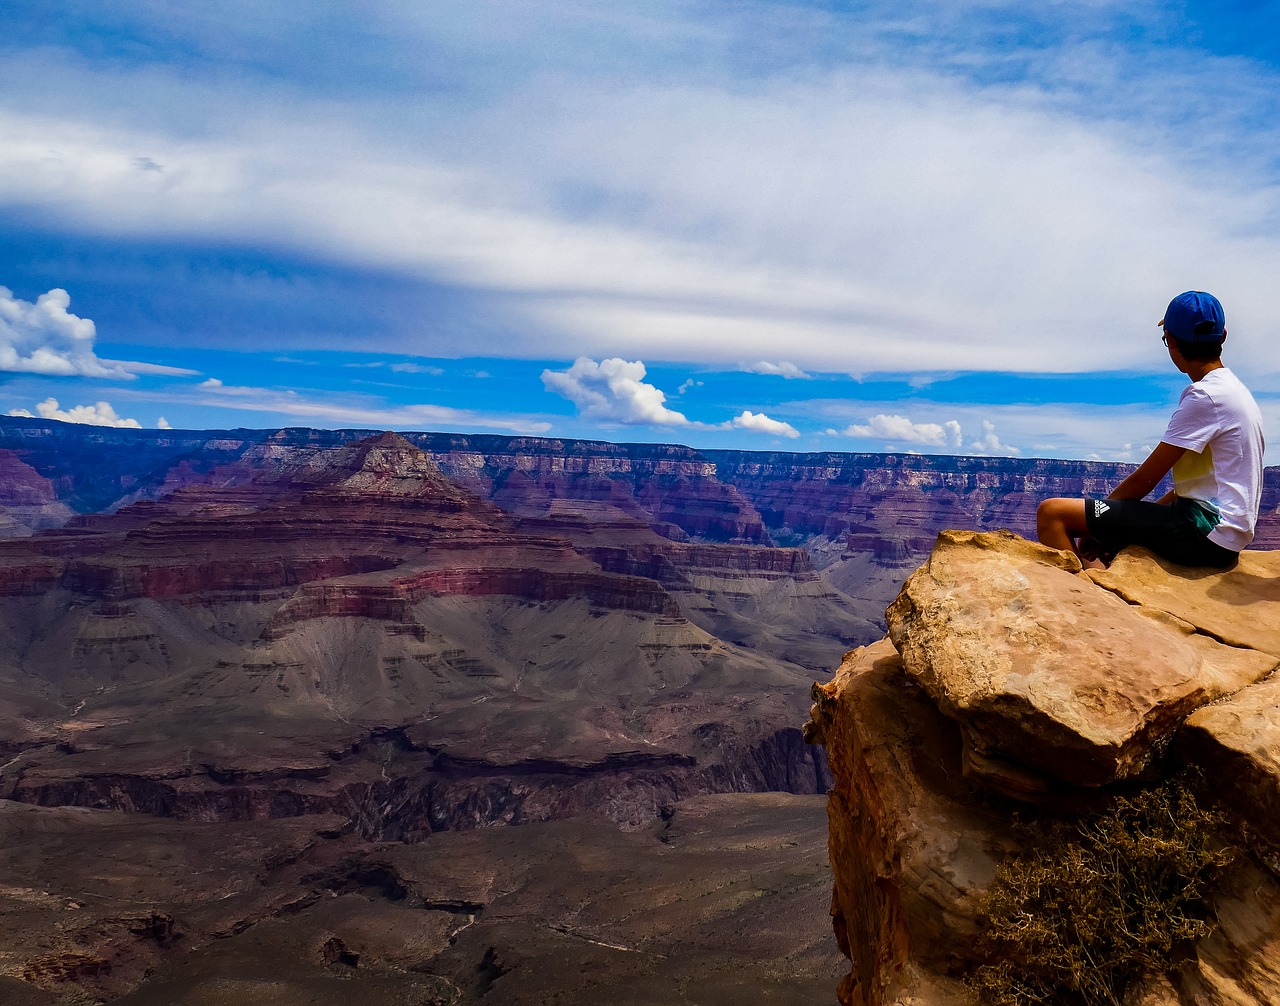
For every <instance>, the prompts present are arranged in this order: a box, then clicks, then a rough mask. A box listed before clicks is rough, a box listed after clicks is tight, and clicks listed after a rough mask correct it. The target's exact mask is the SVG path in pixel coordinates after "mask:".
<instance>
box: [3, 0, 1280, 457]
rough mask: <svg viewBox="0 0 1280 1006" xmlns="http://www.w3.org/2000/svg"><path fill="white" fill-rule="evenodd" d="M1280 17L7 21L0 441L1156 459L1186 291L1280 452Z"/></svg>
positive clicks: (995, 11) (1206, 9)
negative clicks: (1221, 342) (429, 433)
mask: <svg viewBox="0 0 1280 1006" xmlns="http://www.w3.org/2000/svg"><path fill="white" fill-rule="evenodd" d="M1277 7H1278V5H1277V4H1275V3H1214V4H1208V3H1157V2H1147V0H1126V2H1125V3H1118V2H1116V3H1113V2H1108V0H1048V2H1045V3H1041V4H1025V3H1005V2H1001V0H945V2H942V0H939V2H917V3H910V2H906V3H903V2H894V3H890V2H879V0H867V2H843V3H818V2H799V0H796V2H764V0H739V2H735V3H731V4H730V3H708V2H703V3H691V2H690V3H685V2H673V0H648V2H645V3H639V2H636V3H632V2H630V0H615V2H612V3H609V4H601V3H598V2H595V0H545V2H538V0H503V2H485V0H474V2H468V3H451V2H447V0H441V2H438V3H433V4H420V3H416V2H408V0H399V2H390V0H381V2H373V0H343V2H341V3H338V2H334V3H326V2H324V0H314V2H309V3H305V4H299V3H294V2H292V0H273V2H268V0H223V2H221V3H219V4H217V5H192V4H185V5H181V4H174V3H170V2H164V0H117V2H103V0H96V2H88V0H85V2H79V0H66V2H63V3H60V4H57V5H53V8H54V13H51V12H50V8H51V5H49V4H46V3H39V2H28V0H17V2H13V0H10V2H9V3H7V4H5V5H4V6H3V8H2V9H0V287H3V290H0V412H18V413H22V412H25V413H30V414H33V415H47V416H50V417H54V418H72V419H76V420H79V421H89V422H135V423H138V424H141V425H143V426H149V427H154V426H157V425H163V424H168V425H171V426H174V427H187V428H192V427H195V428H223V427H235V426H254V427H275V426H283V425H310V426H329V427H342V426H361V427H370V428H379V429H380V428H396V429H430V430H456V431H463V432H492V433H528V434H538V435H548V436H562V437H599V438H606V439H610V440H622V441H660V442H678V443H687V444H692V445H694V446H702V447H739V448H747V449H763V450H768V449H786V450H850V451H865V450H920V451H928V452H948V453H986V454H1017V455H1021V456H1051V457H1100V458H1106V459H1116V460H1139V459H1140V458H1141V457H1142V456H1143V455H1144V454H1145V451H1146V450H1147V449H1149V448H1150V446H1151V445H1153V444H1154V443H1155V442H1156V441H1157V440H1158V439H1159V435H1160V433H1161V431H1162V429H1163V422H1164V419H1165V417H1166V416H1167V414H1168V412H1169V411H1170V409H1171V407H1172V404H1173V403H1174V401H1175V400H1176V397H1177V394H1178V391H1179V390H1180V388H1181V386H1182V383H1183V382H1184V381H1185V378H1183V377H1182V376H1181V375H1179V374H1177V373H1176V372H1175V371H1173V369H1172V367H1171V365H1170V364H1169V361H1168V358H1167V356H1166V355H1165V354H1164V351H1163V349H1162V347H1161V346H1160V343H1159V339H1158V335H1159V332H1158V329H1157V328H1156V326H1155V323H1156V321H1157V320H1158V319H1159V318H1160V316H1161V314H1162V311H1163V307H1164V304H1165V303H1167V301H1168V300H1169V298H1170V297H1172V296H1173V295H1174V294H1176V293H1178V292H1180V291H1182V290H1184V289H1189V288H1197V289H1208V290H1212V291H1213V292H1215V293H1217V294H1218V296H1219V297H1220V298H1221V299H1222V300H1223V302H1224V304H1225V305H1226V311H1227V324H1228V329H1229V331H1230V333H1231V334H1230V339H1229V342H1228V349H1227V354H1226V360H1227V362H1228V363H1229V364H1230V365H1232V366H1233V367H1234V369H1236V370H1237V371H1238V372H1239V373H1241V374H1242V376H1244V377H1245V378H1246V381H1247V382H1248V383H1250V384H1251V386H1252V387H1253V388H1254V390H1255V394H1256V396H1257V397H1258V399H1259V403H1260V404H1261V405H1262V408H1263V411H1264V414H1265V415H1266V416H1267V418H1268V420H1269V422H1270V427H1271V428H1272V429H1280V354H1277V353H1276V352H1275V351H1274V350H1273V349H1272V346H1271V340H1272V339H1273V338H1274V336H1275V333H1276V327H1277V326H1276V323H1275V322H1274V321H1273V318H1272V315H1273V313H1274V312H1273V308H1272V304H1271V302H1272V300H1273V298H1274V297H1275V291H1276V277H1277V276H1280V184H1278V183H1280V140H1278V137H1277V129H1278V128H1280V126H1278V124H1280V114H1278V113H1280V107H1278V106H1280V43H1278V42H1277V37H1276V33H1275V31H1274V26H1275V25H1276V24H1277V23H1278V22H1280V10H1278V9H1277ZM162 420H163V422H162ZM1277 436H1280V434H1278V435H1277ZM1269 460H1270V461H1272V463H1275V462H1276V461H1277V460H1280V459H1277V458H1276V457H1275V456H1272V457H1270V458H1269Z"/></svg>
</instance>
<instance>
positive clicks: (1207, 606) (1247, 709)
mask: <svg viewBox="0 0 1280 1006" xmlns="http://www.w3.org/2000/svg"><path fill="white" fill-rule="evenodd" d="M1278 577H1280V553H1276V552H1250V553H1246V554H1245V555H1243V556H1242V558H1241V561H1240V564H1239V565H1238V566H1237V567H1236V568H1235V569H1234V570H1231V571H1229V572H1222V573H1217V572H1206V571H1203V570H1187V569H1183V568H1180V567H1175V566H1171V565H1167V564H1164V563H1162V562H1161V561H1160V560H1157V559H1156V558H1154V557H1153V556H1151V555H1150V554H1149V553H1146V552H1144V551H1143V550H1140V549H1130V550H1126V551H1125V552H1123V553H1121V555H1120V556H1119V557H1118V558H1117V560H1116V561H1115V562H1114V563H1113V564H1112V566H1111V567H1110V568H1109V569H1108V570H1105V571H1089V572H1083V571H1082V570H1081V569H1080V566H1079V564H1078V563H1077V562H1076V561H1075V560H1074V558H1073V557H1071V556H1068V555H1064V554H1063V553H1059V552H1056V551H1053V550H1050V549H1046V548H1043V547H1041V546H1039V545H1035V544H1032V543H1029V542H1027V541H1025V540H1023V539H1021V538H1018V537H1017V536H1015V535H1012V534H1008V533H973V532H945V533H944V534H943V535H942V536H941V537H940V539H939V542H938V545H937V547H936V548H935V549H934V551H933V553H932V555H931V556H930V558H929V560H928V562H927V563H926V564H925V565H924V566H922V567H921V568H920V569H919V570H917V571H916V572H915V573H914V574H913V575H912V576H911V577H910V578H909V579H908V581H907V583H906V585H905V586H904V588H903V590H902V592H901V594H900V596H899V597H898V599H897V600H896V601H895V602H894V604H893V606H892V607H891V608H890V610H889V615H888V618H889V626H890V632H889V637H888V638H887V639H885V640H883V641H882V642H879V643H876V644H874V645H872V646H869V647H865V648H861V649H858V650H855V651H853V652H851V653H849V654H848V655H847V656H846V658H845V660H844V662H843V663H842V664H841V666H840V668H839V670H838V671H837V672H836V676H835V677H834V679H833V680H832V681H830V682H829V683H828V684H826V685H823V686H815V689H814V695H815V699H816V702H815V705H814V707H813V709H812V720H811V724H810V727H809V736H810V738H811V739H815V740H822V741H823V742H825V744H826V745H827V751H828V755H829V758H830V763H831V768H832V772H833V774H834V776H835V780H836V783H835V787H834V788H833V790H832V792H831V794H830V802H829V823H830V842H831V855H832V865H833V868H834V871H835V885H834V894H833V901H832V915H833V922H834V925H835V930H836V936H837V941H838V943H839V945H840V947H841V949H842V950H843V951H844V952H845V953H846V954H847V955H848V956H849V957H850V958H851V961H852V969H851V971H850V973H849V975H848V976H847V977H846V978H845V979H844V981H843V982H842V983H841V985H840V988H839V998H840V1001H841V1002H842V1003H845V1004H847V1006H853V1004H857V1006H872V1004H875V1006H880V1004H888V1003H901V1004H907V1003H911V1004H914V1006H935V1004H936V1006H943V1004H948V1006H950V1004H969V1003H976V1001H977V1000H976V998H975V996H974V993H973V992H971V991H970V989H969V988H968V987H967V986H966V985H965V984H964V982H963V979H964V978H965V977H967V976H968V975H969V974H971V973H972V971H973V969H974V967H975V966H976V963H977V961H978V960H979V952H978V940H979V935H980V933H981V931H982V924H983V920H982V917H981V908H980V906H981V903H982V899H983V896H984V894H985V893H986V892H987V890H988V889H989V888H990V886H991V884H992V882H993V878H994V876H995V873H996V868H997V865H998V864H999V863H1001V862H1003V861H1004V860H1006V859H1007V858H1008V857H1010V856H1013V855H1016V854H1018V853H1020V852H1023V851H1026V848H1025V845H1024V843H1025V842H1026V841H1027V840H1028V839H1027V833H1026V832H1024V831H1019V830H1016V829H1015V828H1014V827H1013V822H1014V819H1015V817H1018V818H1021V819H1022V820H1033V819H1037V818H1041V819H1051V818H1060V817H1063V816H1064V815H1065V816H1066V817H1067V818H1068V819H1070V818H1071V817H1072V816H1073V815H1075V814H1078V813H1080V812H1081V811H1082V809H1083V808H1088V807H1090V806H1093V805H1096V804H1097V803H1098V801H1099V800H1101V799H1102V798H1104V797H1105V795H1106V794H1108V793H1113V792H1129V793H1131V792H1134V791H1135V789H1137V790H1140V789H1142V788H1144V787H1149V786H1152V785H1155V784H1157V783H1158V782H1159V780H1160V779H1162V778H1164V777H1165V776H1168V775H1170V774H1172V773H1175V772H1177V771H1178V770H1179V769H1180V768H1181V767H1183V766H1187V765H1193V766H1196V767H1198V769H1199V770H1200V771H1201V773H1202V776H1203V779H1204V780H1205V785H1204V786H1203V787H1202V789H1203V792H1201V794H1200V799H1201V802H1202V803H1207V804H1209V805H1211V806H1213V807H1216V808H1217V809H1220V810H1221V811H1223V812H1224V813H1225V814H1226V815H1227V817H1228V818H1229V820H1230V821H1232V822H1234V826H1235V832H1234V833H1235V834H1236V835H1237V836H1238V837H1239V845H1240V850H1239V853H1238V855H1237V857H1236V860H1235V863H1234V865H1233V866H1232V867H1231V871H1230V873H1229V874H1228V875H1227V877H1226V879H1225V881H1224V882H1223V887H1222V889H1221V890H1220V891H1219V892H1218V893H1217V895H1216V897H1215V910H1216V928H1214V930H1213V931H1212V933H1211V935H1210V936H1208V937H1207V938H1205V939H1203V940H1202V941H1201V942H1200V943H1199V944H1198V945H1196V946H1195V947H1194V948H1189V950H1188V955H1187V956H1186V957H1185V959H1184V963H1183V964H1182V965H1181V966H1179V967H1178V968H1177V969H1176V970H1175V971H1173V972H1171V973H1170V974H1168V975H1149V976H1147V978H1146V980H1145V983H1144V984H1142V985H1141V986H1135V987H1134V988H1133V989H1132V990H1131V993H1130V997H1131V998H1130V999H1126V1002H1130V1001H1132V1002H1134V1003H1141V1004H1144V1006H1157V1004H1159V1006H1174V1004H1178V1006H1193V1004H1201V1003H1210V1002H1212V1003H1235V1004H1257V1006H1263V1004H1266V1003H1274V1002H1277V1001H1280V971H1277V969H1276V961H1277V960H1280V876H1278V875H1277V872H1276V871H1277V863H1278V862H1280V861H1278V860H1277V857H1276V842H1275V833H1276V825H1277V821H1276V813H1277V809H1278V808H1280V758H1278V757H1277V755H1276V752H1277V751H1278V750H1280V703H1278V702H1277V699H1278V698H1280V693H1278V692H1277V685H1276V682H1277V680H1280V676H1277V675H1276V674H1275V671H1276V668H1277V665H1278V664H1280V634H1277V631H1276V628H1275V626H1276V625H1277V624H1280V595H1277V593H1276V591H1275V589H1274V587H1273V585H1274V584H1275V583H1276V582H1277V578H1278Z"/></svg>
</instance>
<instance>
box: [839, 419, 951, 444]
mask: <svg viewBox="0 0 1280 1006" xmlns="http://www.w3.org/2000/svg"><path fill="white" fill-rule="evenodd" d="M841 432H842V433H843V434H844V435H845V436H846V437H862V438H864V439H865V438H875V439H879V440H892V441H893V442H895V443H901V444H922V445H924V446H926V447H959V446H960V440H961V431H960V424H959V423H958V422H956V421H955V420H950V421H949V422H946V423H913V422H912V421H911V420H910V419H908V418H907V417H906V416H898V415H885V414H884V413H880V414H878V415H875V416H872V417H871V418H870V419H869V420H867V422H866V423H865V424H859V423H853V424H851V425H849V426H846V427H845V428H844V430H842V431H841Z"/></svg>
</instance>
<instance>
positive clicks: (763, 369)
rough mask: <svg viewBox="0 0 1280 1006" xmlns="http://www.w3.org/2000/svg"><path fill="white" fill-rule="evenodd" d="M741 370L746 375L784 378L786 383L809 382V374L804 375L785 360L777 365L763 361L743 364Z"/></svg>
mask: <svg viewBox="0 0 1280 1006" xmlns="http://www.w3.org/2000/svg"><path fill="white" fill-rule="evenodd" d="M741 369H742V370H744V371H745V372H746V373H748V374H774V375H776V376H778V377H785V378H786V379H787V380H788V381H792V380H804V381H808V380H811V377H810V375H809V374H806V373H805V372H804V371H803V370H801V369H800V368H799V367H797V366H796V365H795V364H794V363H787V362H786V361H785V360H780V361H778V362H777V363H768V362H767V361H765V360H761V361H759V362H758V363H744V364H742V366H741Z"/></svg>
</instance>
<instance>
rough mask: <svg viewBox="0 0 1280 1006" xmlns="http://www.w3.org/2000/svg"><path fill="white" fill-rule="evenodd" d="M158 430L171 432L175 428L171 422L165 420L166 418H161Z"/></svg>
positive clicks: (157, 425) (158, 421)
mask: <svg viewBox="0 0 1280 1006" xmlns="http://www.w3.org/2000/svg"><path fill="white" fill-rule="evenodd" d="M156 429H157V430H171V429H173V427H172V426H170V425H169V420H167V419H165V418H164V416H161V417H160V418H159V419H157V420H156Z"/></svg>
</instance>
